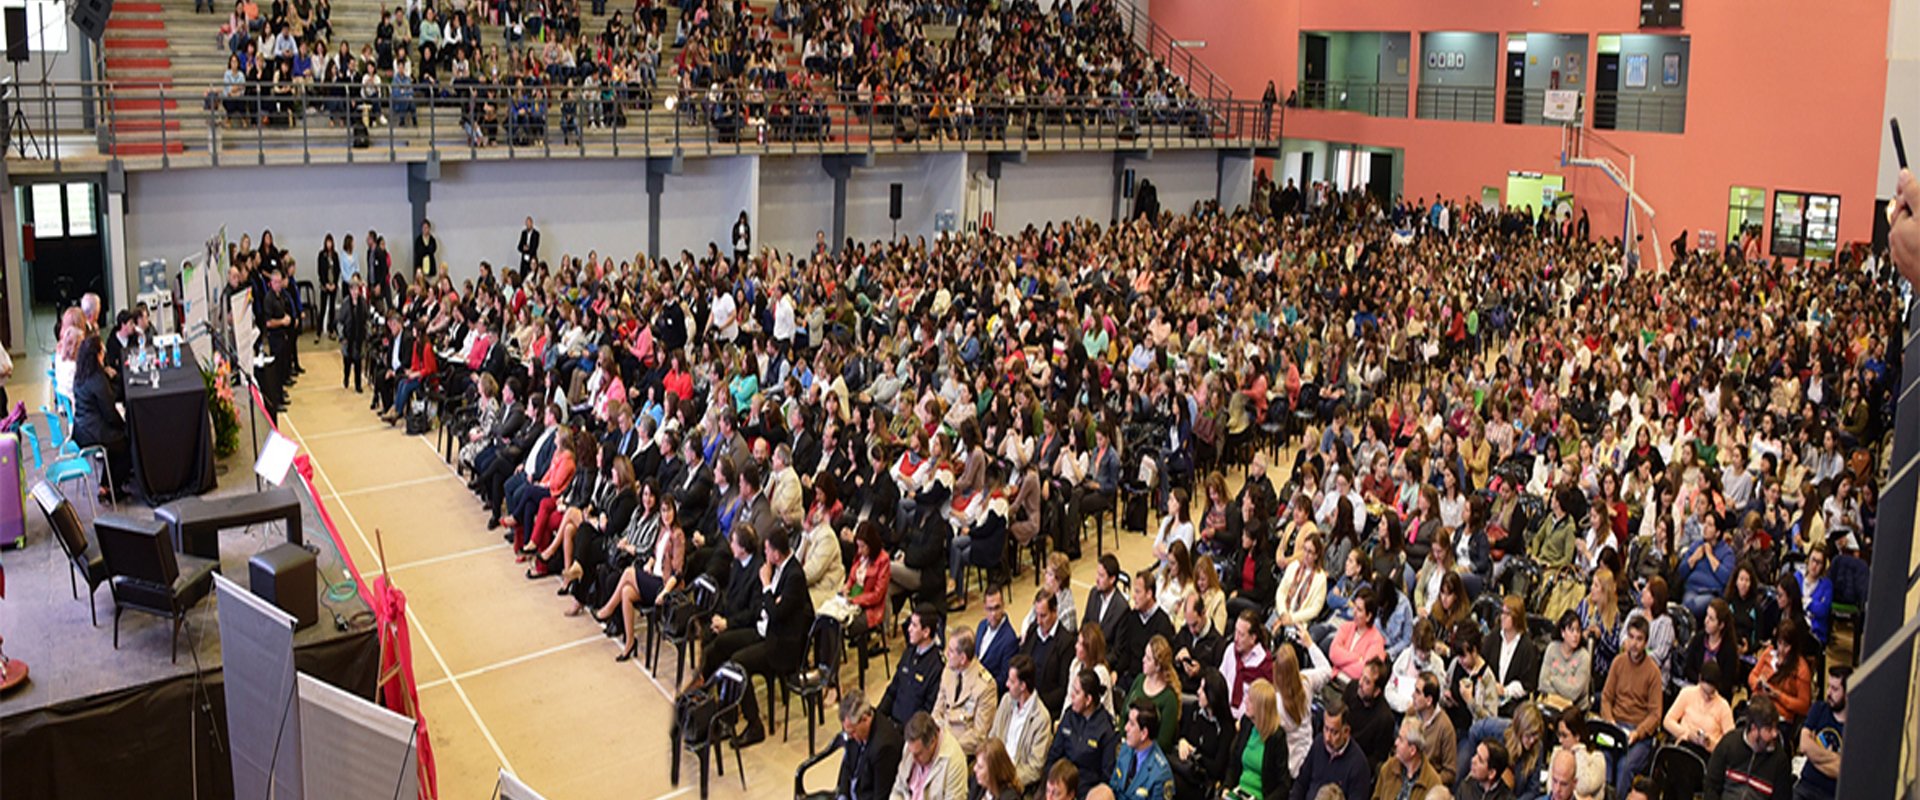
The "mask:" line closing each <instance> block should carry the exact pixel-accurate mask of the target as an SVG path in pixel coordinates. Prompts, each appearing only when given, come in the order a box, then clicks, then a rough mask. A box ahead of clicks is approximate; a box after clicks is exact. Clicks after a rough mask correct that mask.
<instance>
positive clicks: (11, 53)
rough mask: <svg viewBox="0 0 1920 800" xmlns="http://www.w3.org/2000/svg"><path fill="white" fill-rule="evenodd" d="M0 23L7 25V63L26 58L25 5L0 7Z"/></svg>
mask: <svg viewBox="0 0 1920 800" xmlns="http://www.w3.org/2000/svg"><path fill="white" fill-rule="evenodd" d="M0 23H4V24H5V25H6V26H7V61H8V63H12V64H18V63H20V62H22V61H25V60H27V7H26V6H11V7H9V8H5V9H0Z"/></svg>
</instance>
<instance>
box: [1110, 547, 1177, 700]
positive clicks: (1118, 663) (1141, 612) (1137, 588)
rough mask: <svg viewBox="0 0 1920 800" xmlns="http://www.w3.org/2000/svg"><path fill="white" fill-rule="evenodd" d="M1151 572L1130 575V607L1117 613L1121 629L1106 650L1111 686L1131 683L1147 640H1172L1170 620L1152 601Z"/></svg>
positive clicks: (1152, 584) (1144, 652)
mask: <svg viewBox="0 0 1920 800" xmlns="http://www.w3.org/2000/svg"><path fill="white" fill-rule="evenodd" d="M1153 597H1154V582H1153V573H1152V572H1149V571H1147V570H1141V571H1139V572H1136V573H1134V575H1133V608H1132V609H1131V610H1129V611H1128V612H1127V613H1125V614H1122V615H1121V616H1120V629H1119V631H1118V632H1117V633H1115V634H1114V637H1113V646H1112V647H1111V648H1109V649H1108V650H1107V666H1108V668H1110V669H1112V670H1113V674H1114V686H1116V687H1120V686H1132V685H1133V679H1134V677H1135V676H1137V675H1139V674H1140V659H1141V657H1143V656H1145V655H1146V653H1147V643H1148V642H1150V641H1153V637H1155V636H1164V637H1166V639H1167V641H1168V642H1172V641H1173V620H1171V619H1168V618H1167V612H1165V611H1161V610H1160V606H1159V604H1158V603H1155V602H1154V599H1153Z"/></svg>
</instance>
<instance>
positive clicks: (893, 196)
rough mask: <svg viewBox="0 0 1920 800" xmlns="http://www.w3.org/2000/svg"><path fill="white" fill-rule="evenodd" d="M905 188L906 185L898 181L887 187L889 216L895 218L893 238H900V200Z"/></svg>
mask: <svg viewBox="0 0 1920 800" xmlns="http://www.w3.org/2000/svg"><path fill="white" fill-rule="evenodd" d="M905 189H906V187H905V186H902V185H901V184H898V183H896V184H892V185H890V186H888V187H887V218H888V219H891V220H893V238H895V239H899V238H900V201H901V192H903V191H905Z"/></svg>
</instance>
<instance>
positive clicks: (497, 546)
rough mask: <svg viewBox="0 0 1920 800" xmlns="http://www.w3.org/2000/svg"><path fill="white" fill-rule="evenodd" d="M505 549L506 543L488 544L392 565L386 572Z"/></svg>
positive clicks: (426, 565)
mask: <svg viewBox="0 0 1920 800" xmlns="http://www.w3.org/2000/svg"><path fill="white" fill-rule="evenodd" d="M506 547H507V543H506V542H497V543H495V544H489V545H484V546H481V547H475V548H473V549H471V550H461V551H459V552H457V553H447V554H444V555H437V556H433V557H431V558H423V559H420V560H419V561H409V562H407V563H405V564H396V565H393V566H389V567H387V571H388V572H399V571H401V570H403V569H415V568H418V567H428V566H432V565H434V564H440V563H444V562H447V561H453V560H456V559H461V558H466V557H467V556H474V555H479V554H481V553H491V552H493V551H495V550H503V549H505V548H506Z"/></svg>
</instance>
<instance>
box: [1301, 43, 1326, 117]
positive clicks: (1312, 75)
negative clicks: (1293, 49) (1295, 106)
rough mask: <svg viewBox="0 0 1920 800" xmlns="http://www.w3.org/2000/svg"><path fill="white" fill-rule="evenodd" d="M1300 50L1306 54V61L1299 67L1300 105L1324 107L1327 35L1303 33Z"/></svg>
mask: <svg viewBox="0 0 1920 800" xmlns="http://www.w3.org/2000/svg"><path fill="white" fill-rule="evenodd" d="M1301 50H1302V52H1304V53H1305V54H1306V63H1304V64H1302V65H1301V69H1300V87H1301V92H1300V93H1301V94H1302V95H1303V97H1301V98H1300V102H1301V104H1302V105H1304V106H1306V107H1307V108H1325V107H1326V106H1327V37H1325V36H1321V35H1319V34H1314V33H1309V34H1305V42H1304V43H1303V44H1302V48H1301Z"/></svg>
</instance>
